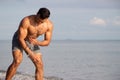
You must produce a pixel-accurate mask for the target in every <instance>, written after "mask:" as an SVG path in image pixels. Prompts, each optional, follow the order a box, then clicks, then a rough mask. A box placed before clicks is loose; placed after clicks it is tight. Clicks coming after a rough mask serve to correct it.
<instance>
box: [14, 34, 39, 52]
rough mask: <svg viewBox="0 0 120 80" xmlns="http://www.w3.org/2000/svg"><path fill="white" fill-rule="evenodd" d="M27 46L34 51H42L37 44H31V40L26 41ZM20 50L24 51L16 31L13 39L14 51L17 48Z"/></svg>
mask: <svg viewBox="0 0 120 80" xmlns="http://www.w3.org/2000/svg"><path fill="white" fill-rule="evenodd" d="M26 44H27V46H28V47H29V49H31V51H33V52H34V53H40V48H39V46H37V45H33V44H31V43H30V42H29V41H26ZM18 49H19V50H20V51H21V52H23V48H22V46H21V45H20V42H19V40H18V34H17V32H15V34H14V36H13V39H12V51H15V50H18Z"/></svg>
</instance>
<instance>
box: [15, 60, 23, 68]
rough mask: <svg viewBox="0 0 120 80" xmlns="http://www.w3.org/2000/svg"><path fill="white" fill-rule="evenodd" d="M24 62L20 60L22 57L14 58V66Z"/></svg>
mask: <svg viewBox="0 0 120 80" xmlns="http://www.w3.org/2000/svg"><path fill="white" fill-rule="evenodd" d="M21 62H22V60H20V59H17V60H14V61H13V64H14V66H16V67H17V66H19V65H20V63H21Z"/></svg>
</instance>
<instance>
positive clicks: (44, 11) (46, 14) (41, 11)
mask: <svg viewBox="0 0 120 80" xmlns="http://www.w3.org/2000/svg"><path fill="white" fill-rule="evenodd" d="M37 15H38V16H39V17H40V18H41V19H45V18H48V17H49V16H50V11H49V10H48V9H47V8H44V7H43V8H40V9H39V11H38V12H37Z"/></svg>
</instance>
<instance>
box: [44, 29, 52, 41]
mask: <svg viewBox="0 0 120 80" xmlns="http://www.w3.org/2000/svg"><path fill="white" fill-rule="evenodd" d="M51 38H52V28H51V29H50V30H49V31H47V32H46V34H45V40H48V41H49V42H50V41H51Z"/></svg>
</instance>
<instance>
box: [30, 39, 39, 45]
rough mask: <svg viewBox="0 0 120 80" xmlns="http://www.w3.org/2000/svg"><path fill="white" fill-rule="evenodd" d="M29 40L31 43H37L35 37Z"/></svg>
mask: <svg viewBox="0 0 120 80" xmlns="http://www.w3.org/2000/svg"><path fill="white" fill-rule="evenodd" d="M29 41H30V43H32V44H33V45H39V44H38V40H37V39H33V38H29Z"/></svg>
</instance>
